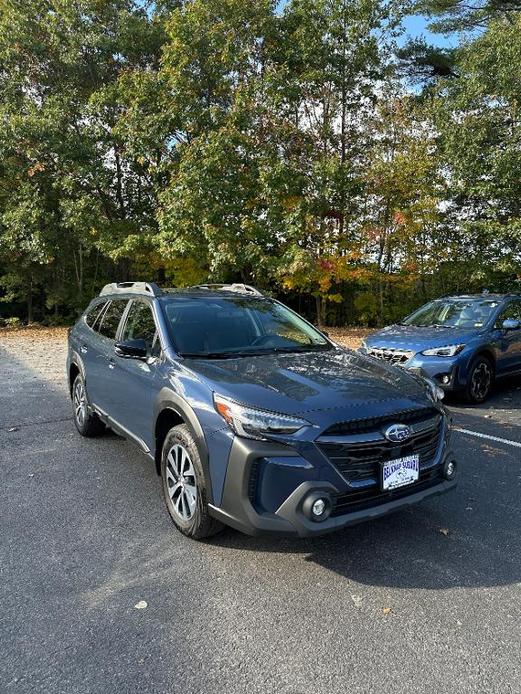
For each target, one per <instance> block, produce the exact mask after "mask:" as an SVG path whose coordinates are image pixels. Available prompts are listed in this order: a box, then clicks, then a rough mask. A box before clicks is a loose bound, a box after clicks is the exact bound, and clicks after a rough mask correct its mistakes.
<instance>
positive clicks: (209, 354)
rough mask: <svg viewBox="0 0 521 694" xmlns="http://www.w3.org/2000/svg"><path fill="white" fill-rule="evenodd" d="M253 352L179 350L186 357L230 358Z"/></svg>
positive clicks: (180, 354)
mask: <svg viewBox="0 0 521 694" xmlns="http://www.w3.org/2000/svg"><path fill="white" fill-rule="evenodd" d="M247 354H251V352H179V356H180V357H185V359H229V358H230V357H245V356H246V355H247Z"/></svg>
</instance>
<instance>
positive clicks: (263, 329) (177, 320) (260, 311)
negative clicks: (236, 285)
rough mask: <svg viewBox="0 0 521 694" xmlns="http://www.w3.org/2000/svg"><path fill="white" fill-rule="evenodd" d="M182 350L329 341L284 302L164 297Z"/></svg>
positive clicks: (281, 347)
mask: <svg viewBox="0 0 521 694" xmlns="http://www.w3.org/2000/svg"><path fill="white" fill-rule="evenodd" d="M163 305H164V309H165V314H166V317H167V321H168V325H169V328H170V332H171V336H172V339H173V341H174V345H175V347H176V350H177V352H178V353H179V354H181V355H183V356H192V357H197V356H201V357H212V358H219V357H225V356H246V355H252V354H267V353H268V354H269V353H270V352H302V351H310V350H317V349H330V347H331V345H330V343H329V342H328V341H327V340H326V339H325V338H324V337H323V336H322V335H321V334H320V333H319V332H318V331H317V330H315V329H314V328H313V327H312V326H310V325H308V324H307V323H306V322H305V321H304V320H302V319H301V318H299V316H297V314H295V313H293V311H290V310H289V309H287V308H286V307H285V306H282V305H281V304H278V303H276V302H274V301H271V300H269V299H257V298H250V297H246V298H245V297H240V296H238V297H228V296H227V297H214V296H205V297H191V296H177V297H168V298H166V299H164V300H163Z"/></svg>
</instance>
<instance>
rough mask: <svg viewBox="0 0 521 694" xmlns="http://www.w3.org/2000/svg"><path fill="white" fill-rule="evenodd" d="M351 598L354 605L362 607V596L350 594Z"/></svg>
mask: <svg viewBox="0 0 521 694" xmlns="http://www.w3.org/2000/svg"><path fill="white" fill-rule="evenodd" d="M351 600H352V601H353V603H354V605H355V607H362V602H363V600H364V599H363V597H362V596H361V595H351Z"/></svg>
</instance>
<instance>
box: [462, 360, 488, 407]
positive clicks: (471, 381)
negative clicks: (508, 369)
mask: <svg viewBox="0 0 521 694" xmlns="http://www.w3.org/2000/svg"><path fill="white" fill-rule="evenodd" d="M494 378H495V372H494V366H493V365H492V363H491V362H490V360H489V359H487V358H486V357H477V358H476V359H475V360H474V362H473V363H472V365H471V367H470V370H469V376H468V381H467V389H466V396H467V400H468V401H469V402H472V403H476V404H477V403H481V402H485V400H486V399H487V398H488V396H489V395H490V391H491V390H492V386H493V385H494Z"/></svg>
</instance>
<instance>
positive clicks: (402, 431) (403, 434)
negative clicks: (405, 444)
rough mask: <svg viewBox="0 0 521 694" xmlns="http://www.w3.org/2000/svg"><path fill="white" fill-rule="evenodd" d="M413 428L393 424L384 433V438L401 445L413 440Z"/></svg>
mask: <svg viewBox="0 0 521 694" xmlns="http://www.w3.org/2000/svg"><path fill="white" fill-rule="evenodd" d="M411 434H412V432H411V428H410V427H408V426H407V425H406V424H391V426H390V427H387V429H386V430H385V431H384V436H385V438H386V439H387V440H388V441H393V443H401V442H402V441H407V439H410V438H411Z"/></svg>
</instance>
